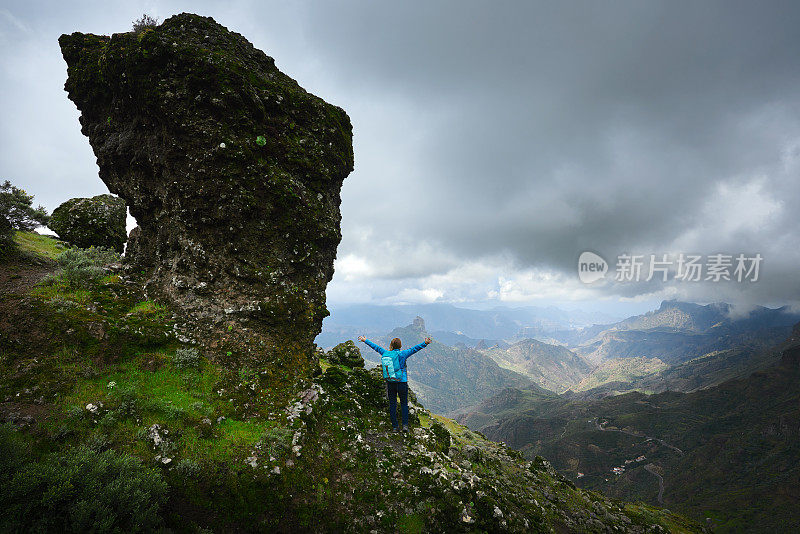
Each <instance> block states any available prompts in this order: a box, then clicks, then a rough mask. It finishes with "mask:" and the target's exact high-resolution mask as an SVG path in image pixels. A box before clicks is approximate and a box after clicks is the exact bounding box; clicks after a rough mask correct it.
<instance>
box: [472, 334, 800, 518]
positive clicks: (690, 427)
mask: <svg viewBox="0 0 800 534" xmlns="http://www.w3.org/2000/svg"><path fill="white" fill-rule="evenodd" d="M694 324H695V328H698V327H697V326H696V325H697V323H694ZM715 324H716V323H715ZM712 326H713V325H712ZM698 329H703V330H707V329H708V326H707V325H706V326H704V327H700V328H698ZM768 352H769V353H770V354H772V355H773V360H774V361H773V364H774V365H772V366H770V367H766V368H764V369H762V370H759V371H756V372H754V373H752V374H750V375H749V376H747V377H744V378H741V377H740V378H735V379H731V380H727V381H724V382H722V383H719V384H717V385H713V386H710V387H705V388H704V389H699V390H696V391H693V392H691V393H681V392H675V391H665V392H663V393H659V394H655V395H646V394H643V393H640V392H630V393H626V394H622V395H608V396H605V397H603V398H599V399H598V398H580V397H578V396H576V395H574V394H565V395H556V394H553V393H548V392H546V391H543V390H542V389H541V388H530V387H529V388H521V389H520V388H510V389H507V390H504V391H503V392H500V393H499V394H498V395H496V396H494V397H491V398H489V399H486V400H484V401H483V402H482V403H481V404H480V405H478V406H476V407H473V408H471V409H467V410H463V411H462V413H461V414H460V415H459V416H458V420H459V421H460V422H462V423H464V424H466V425H467V426H469V427H470V428H472V429H474V430H476V431H480V432H482V433H483V434H485V435H486V436H488V437H490V438H491V439H495V440H498V441H504V442H506V443H508V444H509V445H511V446H512V447H514V448H516V449H518V450H521V451H522V452H523V454H524V455H525V456H528V457H534V456H536V455H544V456H546V457H548V458H551V459H552V461H553V463H554V465H555V466H556V468H557V469H560V470H562V471H564V472H565V473H567V474H568V475H570V476H571V477H572V479H573V480H574V481H575V482H576V484H578V485H580V486H582V487H584V488H587V489H593V490H600V491H602V492H604V493H606V494H609V495H612V496H616V497H622V498H626V499H633V500H642V501H645V502H650V503H653V504H660V505H664V506H668V507H669V508H670V509H673V510H678V511H681V512H683V513H686V514H688V515H691V516H694V517H695V518H698V519H701V520H707V521H708V522H710V524H711V525H713V526H714V527H715V530H717V531H720V532H740V531H759V532H766V531H769V532H788V531H796V530H797V529H798V528H800V516H798V515H797V513H796V510H797V503H798V500H800V490H799V489H798V488H800V465H798V463H797V458H798V457H800V440H798V438H800V380H799V379H800V369H799V368H798V364H800V323H798V324H797V325H796V326H795V327H794V330H793V331H792V332H790V334H789V338H788V340H786V341H784V342H783V343H780V344H777V345H776V346H774V347H772V349H771V350H769V351H768ZM733 354H734V355H735V354H738V353H737V352H735V351H734V353H733ZM727 357H732V355H731V354H728V356H727ZM710 358H711V359H724V358H723V357H722V356H720V355H715V356H712V357H710Z"/></svg>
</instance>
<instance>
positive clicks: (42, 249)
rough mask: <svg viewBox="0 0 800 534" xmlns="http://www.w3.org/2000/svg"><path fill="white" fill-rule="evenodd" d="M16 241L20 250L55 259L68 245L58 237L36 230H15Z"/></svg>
mask: <svg viewBox="0 0 800 534" xmlns="http://www.w3.org/2000/svg"><path fill="white" fill-rule="evenodd" d="M14 243H16V245H17V247H18V248H19V251H20V252H22V253H28V254H32V255H36V256H41V257H44V258H48V259H51V260H55V259H56V256H58V255H59V254H60V253H61V252H63V251H64V250H65V249H66V248H67V247H65V246H64V245H62V244H61V242H59V241H58V240H57V239H54V238H52V237H49V236H44V235H40V234H37V233H35V232H15V233H14Z"/></svg>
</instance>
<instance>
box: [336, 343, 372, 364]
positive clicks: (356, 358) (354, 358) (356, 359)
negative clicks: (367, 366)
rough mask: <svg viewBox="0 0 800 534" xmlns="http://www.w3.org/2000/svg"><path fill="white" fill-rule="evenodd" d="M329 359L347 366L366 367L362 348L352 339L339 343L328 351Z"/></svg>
mask: <svg viewBox="0 0 800 534" xmlns="http://www.w3.org/2000/svg"><path fill="white" fill-rule="evenodd" d="M328 361H329V362H330V363H337V364H341V365H344V366H345V367H364V358H363V357H362V356H361V350H360V349H359V348H358V347H356V344H355V343H353V342H352V341H351V340H347V341H345V342H344V343H339V344H338V345H336V346H335V347H333V348H332V349H331V350H330V351H328Z"/></svg>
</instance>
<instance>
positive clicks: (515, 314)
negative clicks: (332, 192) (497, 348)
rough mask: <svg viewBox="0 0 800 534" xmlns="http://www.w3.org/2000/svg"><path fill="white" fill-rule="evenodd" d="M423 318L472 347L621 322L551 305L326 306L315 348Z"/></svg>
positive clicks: (439, 335) (454, 340)
mask: <svg viewBox="0 0 800 534" xmlns="http://www.w3.org/2000/svg"><path fill="white" fill-rule="evenodd" d="M417 316H420V317H422V318H424V319H425V322H426V324H427V328H428V331H429V332H430V333H431V334H432V335H434V336H436V337H437V339H439V338H442V339H441V340H442V341H444V338H446V339H447V342H448V343H449V344H453V345H454V344H456V343H458V342H462V343H464V344H465V345H468V346H475V345H477V343H478V342H479V341H480V340H481V339H486V340H504V339H523V338H525V337H537V336H543V337H547V336H548V335H549V334H551V333H555V332H569V331H574V330H576V329H579V328H582V327H586V326H591V325H593V324H599V323H604V324H610V323H614V322H615V321H618V320H619V319H621V318H620V317H615V316H612V315H608V314H604V313H600V312H583V311H579V310H576V311H565V310H562V309H559V308H556V307H554V306H550V307H546V308H542V307H535V306H527V307H522V308H506V307H495V308H492V309H489V310H473V309H467V308H459V307H456V306H453V305H452V304H413V305H394V306H379V305H374V304H356V305H349V306H341V307H333V306H332V307H331V315H330V316H329V317H326V318H325V320H324V321H323V323H322V333H320V335H319V336H318V337H317V340H316V342H317V344H318V345H320V346H321V347H324V348H330V347H332V346H334V345H336V344H338V343H341V342H342V341H346V340H348V339H355V338H356V337H358V336H359V335H362V334H363V335H367V336H369V335H373V337H377V335H380V334H385V333H386V332H388V331H390V330H391V329H393V328H395V327H397V326H402V325H406V324H410V323H411V322H412V321H413V320H414V318H415V317H417Z"/></svg>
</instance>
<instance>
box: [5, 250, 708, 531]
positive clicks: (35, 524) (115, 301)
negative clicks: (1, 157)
mask: <svg viewBox="0 0 800 534" xmlns="http://www.w3.org/2000/svg"><path fill="white" fill-rule="evenodd" d="M62 254H64V253H62ZM76 254H78V253H77V252H75V251H72V252H70V254H69V255H68V256H67V257H71V258H72V261H70V262H69V264H72V265H81V262H80V261H77V259H76V258H75V257H74V256H75V255H76ZM80 254H83V259H86V260H87V262H88V263H87V264H84V265H83V267H79V268H80V269H84V270H87V271H88V272H89V273H92V274H91V275H87V276H86V277H81V276H78V277H75V279H76V280H78V282H77V283H76V284H72V283H69V282H68V281H67V280H68V279H69V280H71V279H72V278H70V277H67V278H65V276H64V273H65V269H64V267H62V270H61V271H60V272H54V273H53V276H52V277H51V278H50V279H48V280H47V281H46V282H44V283H43V284H41V285H37V286H34V287H30V288H28V291H27V293H23V292H20V293H16V294H6V295H3V296H2V297H0V308H1V309H0V311H2V313H0V399H2V403H0V415H1V416H2V419H3V420H5V421H7V422H8V423H9V425H7V426H4V427H2V429H0V456H2V461H0V475H2V477H3V484H2V485H1V486H2V488H3V489H2V497H3V507H2V509H0V528H2V530H4V531H8V530H22V531H27V530H35V529H42V530H50V531H55V530H58V531H72V532H80V531H89V530H92V531H96V532H114V531H153V530H157V529H159V528H168V529H171V530H172V531H177V532H199V531H204V532H208V531H219V532H231V531H256V532H276V531H281V532H298V531H330V532H341V531H353V532H361V531H370V530H378V531H400V532H421V531H431V532H442V531H447V532H452V531H462V532H497V531H509V532H549V531H552V530H557V531H600V530H605V529H606V528H614V529H617V530H622V531H629V532H645V531H649V530H648V529H650V530H651V529H653V528H657V526H659V525H660V526H661V527H662V528H663V529H666V530H668V531H671V532H696V531H699V530H700V529H699V527H698V525H696V524H694V523H692V522H690V521H687V520H685V519H683V518H681V517H679V516H676V515H674V514H671V513H669V512H667V511H664V510H659V509H656V508H652V507H649V506H646V505H641V504H637V505H626V504H623V503H620V502H617V501H613V500H610V499H607V498H606V497H604V496H602V495H601V494H599V493H594V492H586V491H582V490H578V489H576V488H575V486H574V484H572V483H571V482H570V481H568V480H566V479H564V478H563V477H562V476H561V475H559V474H558V473H557V472H556V471H555V470H553V469H552V467H550V466H549V464H548V463H547V462H546V461H544V460H542V459H541V458H535V459H533V460H531V461H526V460H524V459H523V458H522V457H521V456H520V455H519V454H518V453H516V452H515V451H513V450H511V449H509V448H507V447H506V446H504V445H501V444H497V443H493V442H490V441H487V440H486V439H484V438H483V437H482V436H481V435H480V434H477V433H475V432H472V431H470V430H468V429H467V428H465V427H463V426H461V425H459V424H457V423H455V422H453V421H451V420H448V419H445V418H442V417H439V416H436V415H434V414H431V413H430V412H428V411H427V410H425V409H424V408H422V407H421V406H419V405H413V406H412V408H413V409H414V414H413V416H412V419H413V420H412V430H413V432H411V433H410V434H408V435H400V434H395V433H393V432H391V429H390V424H389V422H388V417H387V416H386V414H385V407H384V402H385V397H384V385H383V381H382V379H381V378H380V376H379V375H378V372H377V370H373V371H368V370H366V369H364V368H360V367H353V368H350V367H347V366H346V365H342V364H332V363H330V362H327V361H322V362H321V367H322V368H324V369H325V372H324V373H323V374H322V375H321V376H320V377H319V378H318V379H317V380H316V381H313V382H312V381H311V380H310V379H309V380H308V382H307V383H306V384H305V385H304V389H302V390H301V391H300V393H299V394H298V395H297V396H296V397H295V398H292V399H285V398H282V397H280V396H277V395H273V392H272V391H271V390H263V389H260V385H261V384H262V382H260V381H259V380H258V376H259V374H260V373H261V372H263V370H262V369H255V368H244V367H242V368H230V367H226V366H225V365H223V364H220V363H219V362H216V361H213V360H210V359H208V358H207V356H206V355H205V354H204V352H203V351H202V350H198V349H197V347H193V346H191V345H189V344H187V343H185V342H181V341H180V340H178V339H177V336H176V335H175V334H174V333H173V332H174V330H173V316H172V312H171V311H170V310H169V309H168V307H165V306H163V305H161V304H158V303H155V302H152V301H149V300H147V299H145V298H144V296H143V295H142V294H141V293H140V292H139V291H138V290H137V289H136V287H137V284H136V283H135V278H131V277H130V276H131V275H130V274H128V273H126V272H125V271H124V270H119V269H116V268H113V267H109V266H108V265H106V266H103V264H104V263H105V262H107V261H108V260H109V259H110V258H104V259H100V258H98V257H96V256H92V253H90V252H83V253H80ZM61 263H62V265H63V264H64V262H61ZM53 268H55V267H53ZM97 269H101V270H102V271H103V273H102V275H100V273H99V272H98V271H97ZM353 361H354V362H355V361H356V360H355V359H354V360H353ZM23 479H24V480H23Z"/></svg>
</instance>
